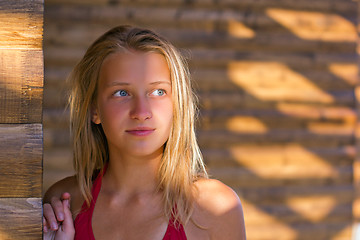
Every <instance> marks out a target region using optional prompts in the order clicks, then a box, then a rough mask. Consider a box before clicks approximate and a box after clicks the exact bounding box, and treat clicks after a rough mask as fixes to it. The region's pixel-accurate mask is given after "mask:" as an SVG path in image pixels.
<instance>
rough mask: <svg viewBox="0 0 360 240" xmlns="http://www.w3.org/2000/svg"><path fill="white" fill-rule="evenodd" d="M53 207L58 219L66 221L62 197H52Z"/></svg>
mask: <svg viewBox="0 0 360 240" xmlns="http://www.w3.org/2000/svg"><path fill="white" fill-rule="evenodd" d="M51 207H52V208H53V212H54V213H55V216H56V219H57V220H58V221H60V222H62V221H64V208H63V206H62V203H61V199H60V198H58V197H52V198H51Z"/></svg>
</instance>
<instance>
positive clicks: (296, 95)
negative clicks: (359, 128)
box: [228, 61, 334, 103]
mask: <svg viewBox="0 0 360 240" xmlns="http://www.w3.org/2000/svg"><path fill="white" fill-rule="evenodd" d="M228 75H229V78H230V79H231V80H232V81H233V82H234V83H235V84H237V85H238V86H240V87H242V88H244V89H245V90H246V91H248V92H249V93H250V94H252V95H254V96H255V97H256V98H259V99H260V100H263V101H301V102H319V103H332V102H334V98H333V97H332V96H331V95H330V94H328V93H326V92H324V91H323V90H321V89H320V88H318V87H317V86H316V85H315V84H314V83H312V82H311V81H310V80H309V79H307V78H306V77H304V76H303V75H301V74H299V73H298V72H295V71H293V70H291V69H290V68H289V67H287V66H286V65H285V64H282V63H278V62H255V61H238V62H231V63H229V67H228Z"/></svg>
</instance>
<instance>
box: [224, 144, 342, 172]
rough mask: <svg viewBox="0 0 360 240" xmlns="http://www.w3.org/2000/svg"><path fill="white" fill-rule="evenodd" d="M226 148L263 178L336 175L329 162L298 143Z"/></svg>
mask: <svg viewBox="0 0 360 240" xmlns="http://www.w3.org/2000/svg"><path fill="white" fill-rule="evenodd" d="M229 151H230V152H231V154H232V156H233V157H234V159H235V160H236V161H237V162H238V163H239V164H240V165H242V166H244V167H246V168H247V169H249V170H251V171H252V172H254V173H255V174H256V175H258V176H260V177H262V178H265V179H306V178H309V177H311V178H326V177H337V176H338V172H337V170H336V169H335V168H334V167H332V165H331V164H329V163H328V162H327V161H326V160H324V159H322V158H321V157H319V156H318V155H316V154H314V153H312V152H310V151H309V150H307V149H306V148H304V147H302V146H301V145H298V144H289V145H272V146H253V145H249V146H236V147H231V148H229Z"/></svg>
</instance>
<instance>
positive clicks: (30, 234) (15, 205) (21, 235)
mask: <svg viewBox="0 0 360 240" xmlns="http://www.w3.org/2000/svg"><path fill="white" fill-rule="evenodd" d="M41 205H42V203H41V198H0V216H1V219H0V239H2V240H20V239H27V240H32V239H34V240H35V239H41V238H42V209H41Z"/></svg>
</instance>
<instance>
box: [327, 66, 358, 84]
mask: <svg viewBox="0 0 360 240" xmlns="http://www.w3.org/2000/svg"><path fill="white" fill-rule="evenodd" d="M329 71H330V72H331V73H332V74H334V75H336V76H337V77H339V78H341V79H342V80H344V81H345V82H347V83H348V84H350V85H351V86H355V85H356V84H357V80H358V66H357V65H356V64H344V63H333V64H330V65H329Z"/></svg>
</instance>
